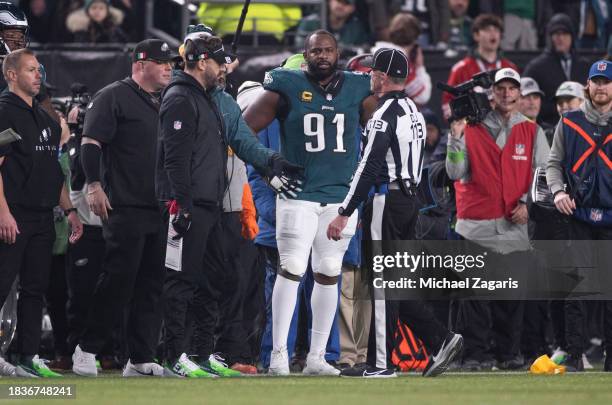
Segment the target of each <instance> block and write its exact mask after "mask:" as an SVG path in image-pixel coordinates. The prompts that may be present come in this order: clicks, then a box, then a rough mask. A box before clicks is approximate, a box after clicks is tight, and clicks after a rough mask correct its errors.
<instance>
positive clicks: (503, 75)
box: [494, 68, 521, 86]
mask: <svg viewBox="0 0 612 405" xmlns="http://www.w3.org/2000/svg"><path fill="white" fill-rule="evenodd" d="M502 80H514V81H515V82H516V84H518V85H519V86H520V85H521V75H519V74H518V72H517V71H516V70H514V69H512V68H503V69H499V70H498V71H497V73H495V82H494V83H495V84H497V83H499V82H501V81H502Z"/></svg>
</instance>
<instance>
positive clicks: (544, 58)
mask: <svg viewBox="0 0 612 405" xmlns="http://www.w3.org/2000/svg"><path fill="white" fill-rule="evenodd" d="M546 30H547V32H548V36H549V37H550V39H551V41H550V47H549V48H548V49H546V51H545V52H544V53H542V54H541V55H539V56H537V57H536V58H535V59H533V60H532V61H531V62H529V63H528V64H527V66H526V67H525V73H524V75H525V76H528V77H532V78H533V79H535V81H536V82H537V83H538V85H539V86H540V89H542V91H543V92H544V94H550V95H552V94H555V92H556V91H557V88H558V87H559V85H560V84H561V83H563V82H564V81H567V80H573V81H576V82H580V83H584V82H585V81H586V72H588V70H589V65H588V62H587V61H586V60H584V59H583V58H581V57H579V56H578V54H577V53H576V52H575V51H574V40H575V32H574V28H573V26H572V23H571V20H570V18H569V17H568V16H567V15H565V14H556V15H554V16H553V17H552V19H551V20H550V22H549V23H548V26H547V28H546ZM541 114H542V116H541V119H542V121H543V122H545V123H547V124H548V125H555V124H556V123H557V122H558V121H559V115H558V114H557V111H556V109H555V104H554V102H553V101H552V100H550V99H544V100H543V102H542V113H541Z"/></svg>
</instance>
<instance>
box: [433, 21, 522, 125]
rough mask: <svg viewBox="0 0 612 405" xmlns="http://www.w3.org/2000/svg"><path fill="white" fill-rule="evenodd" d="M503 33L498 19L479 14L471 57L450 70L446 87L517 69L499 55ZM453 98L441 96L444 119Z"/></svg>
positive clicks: (447, 95)
mask: <svg viewBox="0 0 612 405" xmlns="http://www.w3.org/2000/svg"><path fill="white" fill-rule="evenodd" d="M502 32H503V24H502V21H501V19H500V18H499V17H497V16H496V15H492V14H481V15H479V16H478V17H477V18H476V19H475V20H474V24H472V35H473V37H474V41H476V49H474V51H473V52H472V54H471V55H468V56H466V57H465V58H463V59H462V60H460V61H459V62H457V63H456V64H455V65H454V66H453V68H452V69H451V73H450V76H449V77H448V81H447V83H448V85H449V86H456V85H458V84H460V83H463V82H466V81H468V80H470V79H471V78H472V76H474V75H475V74H477V73H480V72H485V71H489V70H496V69H501V68H507V67H509V68H512V69H514V70H517V69H518V68H517V67H516V65H515V64H514V63H512V62H510V61H509V60H508V59H506V58H503V57H501V55H500V54H499V45H500V40H501V34H502ZM452 99H453V97H452V96H451V95H450V94H448V93H444V94H443V95H442V112H443V114H444V118H446V119H448V118H449V117H450V113H451V111H450V105H449V103H450V101H451V100H452Z"/></svg>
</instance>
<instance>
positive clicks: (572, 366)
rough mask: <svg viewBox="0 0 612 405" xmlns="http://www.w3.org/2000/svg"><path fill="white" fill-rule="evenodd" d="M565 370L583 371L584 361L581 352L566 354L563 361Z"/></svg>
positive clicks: (572, 371) (569, 371)
mask: <svg viewBox="0 0 612 405" xmlns="http://www.w3.org/2000/svg"><path fill="white" fill-rule="evenodd" d="M565 371H567V372H568V373H577V372H578V373H579V372H583V371H584V363H583V362H582V354H579V355H572V354H570V355H569V356H567V360H566V361H565Z"/></svg>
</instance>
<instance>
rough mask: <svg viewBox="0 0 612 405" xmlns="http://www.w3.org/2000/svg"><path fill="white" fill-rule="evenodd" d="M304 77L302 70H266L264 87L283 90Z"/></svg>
mask: <svg viewBox="0 0 612 405" xmlns="http://www.w3.org/2000/svg"><path fill="white" fill-rule="evenodd" d="M303 79H304V73H303V72H302V71H300V70H288V69H282V68H276V69H273V70H270V71H267V72H266V75H265V77H264V81H263V87H264V89H266V90H272V91H277V92H282V90H284V89H286V88H287V87H288V86H289V85H291V84H294V83H296V82H297V81H299V80H303Z"/></svg>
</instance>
